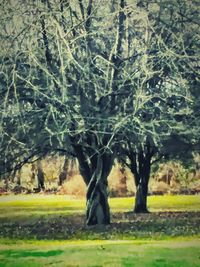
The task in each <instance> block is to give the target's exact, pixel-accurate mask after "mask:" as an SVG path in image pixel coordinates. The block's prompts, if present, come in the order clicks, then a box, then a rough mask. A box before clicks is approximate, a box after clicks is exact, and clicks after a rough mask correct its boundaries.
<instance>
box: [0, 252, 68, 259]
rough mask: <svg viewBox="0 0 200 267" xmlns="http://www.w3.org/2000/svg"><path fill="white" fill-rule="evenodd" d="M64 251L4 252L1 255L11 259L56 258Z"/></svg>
mask: <svg viewBox="0 0 200 267" xmlns="http://www.w3.org/2000/svg"><path fill="white" fill-rule="evenodd" d="M63 252H64V251H63V250H49V251H34V250H28V251H24V250H3V251H0V255H1V256H4V257H9V258H27V257H55V256H59V255H61V254H62V253H63Z"/></svg>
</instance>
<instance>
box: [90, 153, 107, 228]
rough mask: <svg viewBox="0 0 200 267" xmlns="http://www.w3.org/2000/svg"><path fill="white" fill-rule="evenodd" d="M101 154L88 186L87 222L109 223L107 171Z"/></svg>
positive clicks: (92, 223) (93, 223)
mask: <svg viewBox="0 0 200 267" xmlns="http://www.w3.org/2000/svg"><path fill="white" fill-rule="evenodd" d="M104 164H106V162H104V161H103V159H102V157H101V156H98V160H97V167H96V170H95V172H94V173H93V176H92V178H91V180H90V183H89V184H88V188H87V196H86V200H87V208H86V224H87V225H97V224H109V223H110V209H109V205H108V194H107V176H108V175H107V173H106V172H104V166H103V165H104Z"/></svg>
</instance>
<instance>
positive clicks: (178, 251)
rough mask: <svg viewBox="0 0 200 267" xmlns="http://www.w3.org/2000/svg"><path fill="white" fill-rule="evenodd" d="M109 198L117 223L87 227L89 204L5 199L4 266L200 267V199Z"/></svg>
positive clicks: (0, 208) (1, 200)
mask: <svg viewBox="0 0 200 267" xmlns="http://www.w3.org/2000/svg"><path fill="white" fill-rule="evenodd" d="M133 202H134V200H133V198H121V199H120V198H114V199H110V207H111V214H112V216H111V218H112V223H111V225H110V226H106V227H86V226H85V225H84V219H85V215H84V213H85V200H76V199H69V198H67V197H66V196H55V195H24V196H22V195H17V196H15V195H13V196H1V197H0V237H1V238H0V266H10V267H11V266H12V267H17V266H20V267H21V266H22V267H23V266H35V267H40V266H81V267H82V266H96V267H97V266H113V267H114V266H137V267H140V266H147V267H157V266H163V267H164V266H165V267H168V266H174V267H177V266H180V267H186V266H187V267H190V266H191V267H193V266H194V267H197V266H198V267H199V266H200V196H151V197H149V198H148V204H149V210H150V211H151V213H150V214H141V215H136V214H134V213H132V212H131V211H132V207H133Z"/></svg>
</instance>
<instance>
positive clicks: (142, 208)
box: [134, 152, 151, 213]
mask: <svg viewBox="0 0 200 267" xmlns="http://www.w3.org/2000/svg"><path fill="white" fill-rule="evenodd" d="M141 153H142V152H141ZM138 161H139V162H138V164H139V172H138V173H137V178H136V181H135V182H136V195H135V207H134V212H135V213H147V212H149V211H148V209H147V195H148V184H149V178H150V171H151V164H150V157H149V155H148V154H146V155H144V154H143V153H142V156H141V155H139V156H138Z"/></svg>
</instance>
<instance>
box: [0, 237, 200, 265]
mask: <svg viewBox="0 0 200 267" xmlns="http://www.w3.org/2000/svg"><path fill="white" fill-rule="evenodd" d="M0 248H1V251H0V266H10V267H23V266H24V267H33V266H34V267H40V266H41V267H42V266H81V267H84V266H93V267H94V266H96V267H97V266H109V267H112V266H113V267H117V266H127V267H128V266H130V267H132V266H137V267H144V266H147V267H157V266H165V267H172V266H173V267H199V266H200V254H199V252H200V250H199V248H200V240H193V241H191V240H190V241H189V240H188V241H183V240H182V241H180V240H179V242H178V241H173V242H171V241H157V242H155V241H149V242H146V241H143V242H141V241H140V242H134V241H121V240H115V241H82V242H80V241H79V242H77V241H76V242H64V241H61V242H56V241H54V242H49V241H48V242H44V241H40V242H38V241H35V242H32V243H19V244H18V243H16V244H12V245H2V246H0Z"/></svg>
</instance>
